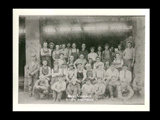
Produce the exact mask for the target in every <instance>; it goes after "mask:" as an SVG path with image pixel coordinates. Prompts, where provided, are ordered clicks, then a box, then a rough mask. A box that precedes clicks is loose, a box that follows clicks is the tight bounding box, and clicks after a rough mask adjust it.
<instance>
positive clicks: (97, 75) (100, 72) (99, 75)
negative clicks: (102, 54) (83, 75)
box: [94, 63, 105, 81]
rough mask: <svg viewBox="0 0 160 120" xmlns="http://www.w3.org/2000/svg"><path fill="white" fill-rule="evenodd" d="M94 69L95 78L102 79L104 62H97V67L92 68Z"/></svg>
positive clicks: (103, 76) (103, 77) (103, 78)
mask: <svg viewBox="0 0 160 120" xmlns="http://www.w3.org/2000/svg"><path fill="white" fill-rule="evenodd" d="M94 71H95V79H96V80H97V78H101V79H102V81H104V80H105V70H104V64H102V63H99V64H98V65H97V68H96V69H95V70H94Z"/></svg>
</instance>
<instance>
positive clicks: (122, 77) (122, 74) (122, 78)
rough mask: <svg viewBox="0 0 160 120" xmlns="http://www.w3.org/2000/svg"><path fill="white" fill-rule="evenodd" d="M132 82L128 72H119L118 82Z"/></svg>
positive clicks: (130, 74)
mask: <svg viewBox="0 0 160 120" xmlns="http://www.w3.org/2000/svg"><path fill="white" fill-rule="evenodd" d="M131 80H132V73H131V72H130V71H129V70H126V71H124V70H122V71H120V81H123V82H127V83H130V82H131Z"/></svg>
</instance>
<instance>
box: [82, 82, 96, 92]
mask: <svg viewBox="0 0 160 120" xmlns="http://www.w3.org/2000/svg"><path fill="white" fill-rule="evenodd" d="M82 92H85V93H93V92H94V86H93V85H92V84H89V85H87V84H84V85H83V86H82Z"/></svg>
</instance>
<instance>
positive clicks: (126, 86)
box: [118, 65, 134, 100]
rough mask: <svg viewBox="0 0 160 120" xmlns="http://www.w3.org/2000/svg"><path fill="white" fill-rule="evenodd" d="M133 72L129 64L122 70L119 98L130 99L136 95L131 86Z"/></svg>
mask: <svg viewBox="0 0 160 120" xmlns="http://www.w3.org/2000/svg"><path fill="white" fill-rule="evenodd" d="M131 80H132V73H131V72H130V71H129V70H127V66H126V65H123V70H122V71H120V86H118V98H120V99H122V100H128V99H130V98H131V97H132V96H133V95H134V91H133V90H132V88H131V86H130V82H131Z"/></svg>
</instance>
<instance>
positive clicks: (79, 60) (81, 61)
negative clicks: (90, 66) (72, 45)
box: [74, 58, 87, 67]
mask: <svg viewBox="0 0 160 120" xmlns="http://www.w3.org/2000/svg"><path fill="white" fill-rule="evenodd" d="M79 63H82V66H83V67H84V65H85V64H86V63H87V60H86V59H83V60H82V59H80V58H79V59H77V60H76V61H75V62H74V64H75V65H78V64H79Z"/></svg>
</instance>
